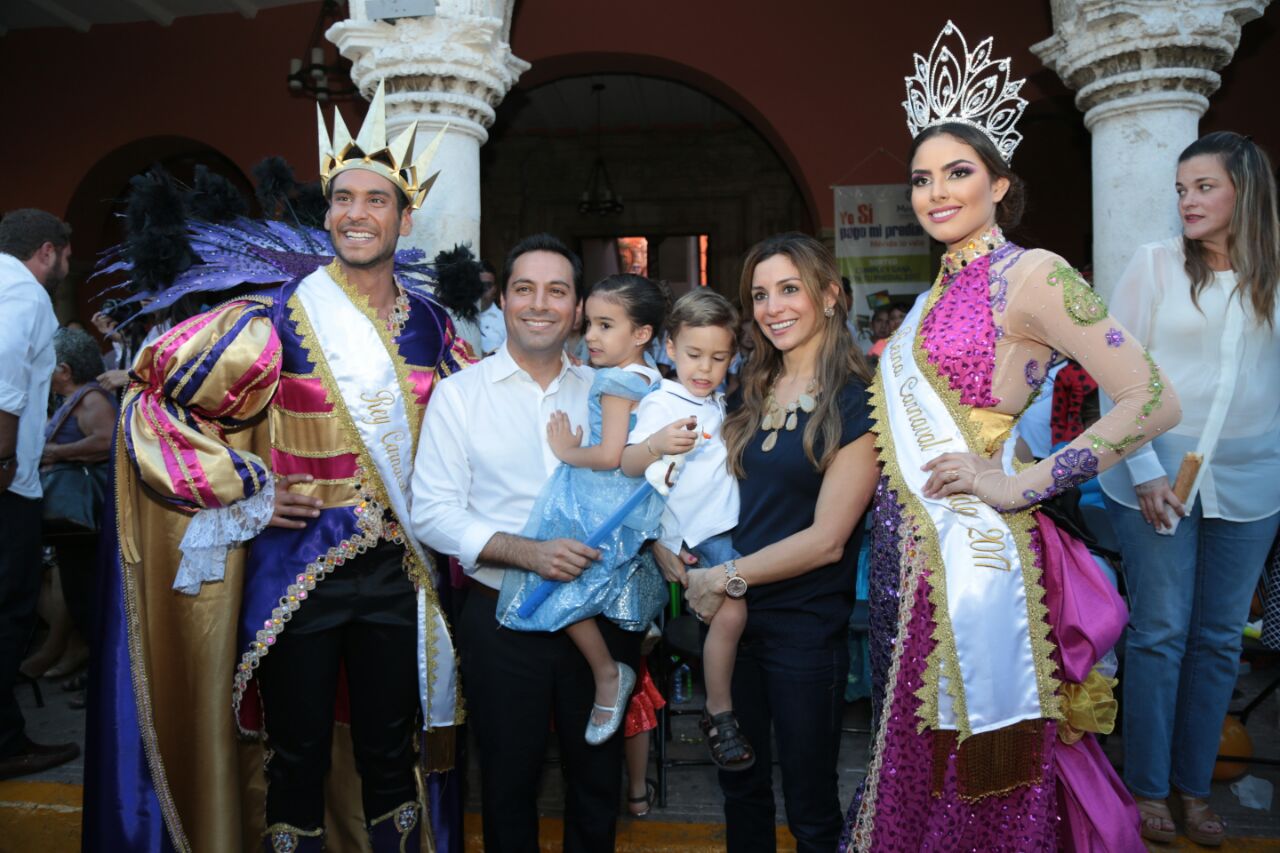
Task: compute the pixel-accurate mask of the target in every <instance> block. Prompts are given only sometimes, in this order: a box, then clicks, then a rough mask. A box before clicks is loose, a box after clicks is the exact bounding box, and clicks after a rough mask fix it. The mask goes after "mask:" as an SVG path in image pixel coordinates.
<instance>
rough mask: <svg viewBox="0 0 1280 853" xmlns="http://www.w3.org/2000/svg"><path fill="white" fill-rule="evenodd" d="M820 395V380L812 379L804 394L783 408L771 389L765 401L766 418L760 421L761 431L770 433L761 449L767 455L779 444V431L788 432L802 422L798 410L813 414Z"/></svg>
mask: <svg viewBox="0 0 1280 853" xmlns="http://www.w3.org/2000/svg"><path fill="white" fill-rule="evenodd" d="M817 393H818V380H817V379H810V380H809V384H808V385H806V386H805V388H804V392H803V393H802V394H801V395H800V396H799V397H796V398H795V400H793V401H792V402H790V403H788V404H787V405H785V406H783V405H780V404H779V403H778V401H777V399H776V398H775V397H774V396H773V390H772V389H770V391H769V396H768V397H767V398H765V401H764V418H763V419H762V420H761V421H760V429H762V430H766V431H768V432H769V434H768V435H766V436H765V437H764V442H763V443H762V444H761V445H760V449H761V450H763V451H764V452H765V453H768V452H769V451H770V450H773V447H774V445H776V444H777V443H778V431H779V430H782V429H785V430H787V431H788V432H790V431H791V430H793V429H795V428H796V425H797V424H798V423H799V422H800V417H799V415H797V414H796V412H797V410H798V411H801V412H805V413H809V412H812V411H813V410H814V409H816V408H817V407H818V401H817V399H816V395H817Z"/></svg>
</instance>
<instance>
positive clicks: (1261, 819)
mask: <svg viewBox="0 0 1280 853" xmlns="http://www.w3.org/2000/svg"><path fill="white" fill-rule="evenodd" d="M1276 667H1280V661H1277V662H1276ZM1277 674H1280V668H1271V669H1267V670H1262V671H1258V672H1254V673H1249V674H1246V675H1244V676H1242V677H1241V679H1240V691H1241V698H1240V699H1239V700H1238V701H1237V702H1236V703H1235V706H1234V707H1236V708H1238V707H1239V706H1241V705H1243V704H1244V703H1245V702H1246V701H1248V699H1250V698H1252V697H1253V696H1254V695H1256V694H1257V692H1258V691H1259V690H1260V689H1261V688H1262V687H1263V686H1265V685H1266V684H1267V683H1269V682H1270V681H1271V679H1272V678H1274V677H1275V676H1276V675H1277ZM42 686H43V688H44V694H45V707H44V708H43V709H37V708H36V707H35V704H34V701H33V697H32V694H31V691H30V690H29V689H28V688H26V687H20V688H19V700H20V702H21V704H22V706H23V711H24V713H25V714H26V715H27V719H28V731H29V733H30V735H31V737H33V738H34V739H36V740H39V741H42V742H54V741H64V740H78V741H80V742H81V743H83V735H84V712H83V711H73V710H71V709H69V708H68V707H67V697H68V694H66V693H63V692H62V691H61V690H60V689H59V688H58V687H57V685H56V684H53V683H51V682H48V681H45V682H42ZM867 717H868V707H867V704H866V702H862V703H856V704H854V705H850V706H848V708H847V710H846V715H845V724H846V727H848V728H853V729H862V730H865V729H866V727H867ZM1278 724H1280V698H1277V696H1275V695H1273V696H1271V697H1270V698H1269V699H1268V700H1267V701H1266V702H1265V703H1264V704H1263V705H1262V706H1261V707H1259V708H1258V710H1257V711H1255V712H1254V714H1253V715H1252V716H1251V717H1250V719H1249V724H1248V730H1249V733H1250V736H1251V737H1252V739H1253V744H1254V753H1255V755H1259V756H1272V757H1276V758H1280V730H1278ZM867 743H868V735H867V734H865V733H856V732H847V733H846V734H845V735H844V739H843V743H842V746H841V753H840V762H839V766H840V789H841V798H842V801H843V802H845V803H847V802H849V799H850V797H851V796H852V794H853V791H854V789H855V788H856V787H857V785H858V783H859V782H860V781H861V779H862V776H863V770H864V767H865V765H866V760H867ZM1106 751H1107V753H1108V754H1109V755H1110V756H1111V757H1112V760H1113V761H1119V760H1120V756H1121V754H1122V753H1121V736H1120V735H1113V736H1112V737H1110V738H1108V740H1107V743H1106ZM670 756H671V757H673V758H689V759H700V758H703V757H704V756H705V748H704V746H703V744H702V740H701V733H700V732H699V731H698V729H697V725H696V717H695V716H694V715H678V716H675V717H674V718H673V725H672V739H671V742H670ZM1249 773H1250V774H1252V775H1254V776H1256V777H1259V778H1262V779H1265V780H1267V781H1269V782H1271V783H1272V785H1273V786H1276V787H1277V788H1280V768H1277V767H1266V766H1262V765H1254V766H1252V767H1251V768H1250V769H1249ZM82 775H83V761H82V759H81V760H77V761H75V762H72V763H70V764H67V765H64V766H62V767H59V768H56V769H54V770H52V771H49V772H48V773H44V774H41V775H40V776H39V777H38V778H39V779H41V780H44V781H56V782H71V783H79V782H80V781H81V778H82ZM649 775H650V776H656V775H657V774H656V770H655V768H654V765H653V764H652V762H651V764H650V769H649ZM668 785H669V789H668V799H667V804H666V806H665V807H662V806H659V807H656V808H655V809H654V810H653V812H652V818H650V819H651V820H654V821H662V822H674V823H679V822H686V823H719V822H720V821H721V820H722V817H721V798H720V791H719V787H718V786H717V783H716V777H715V773H714V771H713V769H712V768H711V767H709V766H706V765H702V766H691V767H676V768H672V769H671V770H669V771H668ZM777 787H778V786H777V782H776V776H775V789H777ZM469 788H470V792H471V794H470V797H469V801H468V810H469V811H478V810H479V801H478V786H477V785H475V784H471V785H469ZM778 803H779V815H778V817H779V822H782V821H783V816H782V811H781V794H780V793H779V794H778ZM1212 803H1213V806H1214V807H1215V808H1216V809H1217V810H1218V811H1219V812H1220V813H1221V814H1222V815H1223V816H1224V817H1225V818H1226V820H1227V821H1228V823H1229V826H1230V832H1231V834H1232V835H1233V836H1238V837H1250V838H1253V839H1258V840H1261V841H1262V843H1263V845H1264V846H1270V845H1269V844H1268V843H1267V842H1266V841H1265V839H1276V841H1275V846H1276V848H1277V849H1280V791H1278V792H1277V796H1276V797H1275V798H1274V799H1273V802H1272V807H1271V809H1270V810H1265V811H1263V810H1256V809H1249V808H1245V807H1244V806H1242V805H1241V804H1240V803H1239V801H1238V800H1237V798H1236V796H1235V795H1234V794H1233V793H1232V792H1231V790H1230V788H1229V785H1228V784H1225V783H1215V784H1214V788H1213V796H1212ZM539 806H540V810H541V811H542V813H543V814H544V816H547V817H556V816H558V815H559V814H560V812H561V786H560V784H559V765H558V764H557V763H556V762H555V756H554V747H553V748H552V751H551V753H550V754H549V755H548V763H547V769H546V772H545V774H544V777H543V783H542V785H541V787H540V791H539ZM1180 844H1181V846H1182V847H1183V848H1185V849H1194V845H1190V844H1189V842H1186V841H1185V840H1183V841H1181V842H1180ZM1249 849H1253V848H1249Z"/></svg>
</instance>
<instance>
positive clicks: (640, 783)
mask: <svg viewBox="0 0 1280 853" xmlns="http://www.w3.org/2000/svg"><path fill="white" fill-rule="evenodd" d="M623 750H624V752H625V753H626V759H627V805H628V811H630V812H631V813H632V814H634V815H640V814H646V813H647V812H648V811H649V804H648V802H647V799H648V794H649V787H648V785H647V784H646V780H645V773H647V772H648V770H649V733H648V732H636V733H635V734H633V735H631V737H629V738H627V742H626V745H625V746H624V747H623Z"/></svg>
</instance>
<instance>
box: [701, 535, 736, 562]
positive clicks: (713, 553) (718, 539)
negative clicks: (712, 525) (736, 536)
mask: <svg viewBox="0 0 1280 853" xmlns="http://www.w3.org/2000/svg"><path fill="white" fill-rule="evenodd" d="M690 551H691V552H692V553H693V555H694V556H695V557H697V558H698V568H700V569H709V568H711V567H712V566H718V565H720V564H721V563H725V562H728V561H729V560H736V559H738V558H739V557H741V556H742V555H741V554H739V553H738V552H737V550H736V549H735V548H734V547H733V534H732V533H717V534H716V535H715V536H712V537H711V538H709V539H703V540H702V541H701V542H699V543H698V547H696V548H691V549H690Z"/></svg>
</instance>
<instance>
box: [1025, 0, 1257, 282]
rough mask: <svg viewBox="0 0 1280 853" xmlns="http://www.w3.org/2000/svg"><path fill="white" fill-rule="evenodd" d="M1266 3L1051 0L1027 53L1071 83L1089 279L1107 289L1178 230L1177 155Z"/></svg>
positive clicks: (1189, 139)
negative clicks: (1046, 23)
mask: <svg viewBox="0 0 1280 853" xmlns="http://www.w3.org/2000/svg"><path fill="white" fill-rule="evenodd" d="M1269 2H1270V0H1159V2H1151V0H1138V1H1137V2H1135V0H1052V8H1053V29H1054V35H1053V36H1052V37H1050V38H1048V39H1045V40H1044V41H1042V42H1040V43H1039V44H1035V45H1033V46H1032V47H1031V51H1032V53H1034V54H1036V55H1037V56H1039V57H1040V59H1042V60H1043V61H1044V64H1045V65H1046V66H1048V67H1049V68H1051V69H1052V70H1054V71H1055V72H1057V74H1058V76H1059V77H1061V78H1062V80H1063V81H1064V82H1065V83H1066V84H1067V85H1068V86H1070V87H1071V88H1073V89H1075V90H1076V105H1077V106H1078V107H1079V108H1080V109H1081V110H1082V111H1083V112H1084V123H1085V126H1086V127H1087V128H1089V131H1090V132H1091V133H1092V134H1093V272H1094V283H1095V286H1096V287H1097V288H1098V290H1099V292H1100V293H1102V294H1103V296H1109V295H1110V293H1111V291H1112V289H1113V288H1114V286H1115V283H1116V281H1117V280H1118V279H1119V277H1120V276H1121V274H1123V272H1124V269H1125V266H1126V265H1127V264H1128V263H1129V259H1130V258H1131V257H1132V256H1133V253H1134V250H1135V249H1137V247H1138V246H1140V245H1142V244H1143V243H1149V242H1151V241H1153V240H1163V239H1166V238H1168V237H1172V236H1174V235H1176V234H1177V233H1179V231H1180V230H1181V222H1180V220H1179V218H1178V212H1177V205H1176V202H1175V198H1176V197H1175V195H1174V192H1173V184H1174V173H1175V171H1176V164H1177V159H1178V154H1180V153H1181V152H1182V149H1184V148H1186V147H1187V145H1189V144H1190V143H1191V142H1193V141H1194V140H1195V139H1196V138H1197V136H1198V135H1199V123H1200V117H1201V116H1202V115H1204V112H1205V110H1206V109H1208V106H1209V95H1211V94H1213V93H1214V92H1215V91H1216V90H1217V88H1218V86H1219V85H1220V84H1221V82H1222V80H1221V78H1220V77H1219V76H1218V71H1219V70H1220V69H1222V68H1223V67H1224V66H1225V65H1226V64H1227V63H1228V62H1230V61H1231V57H1232V56H1233V55H1234V53H1235V50H1236V48H1237V47H1238V46H1239V44H1240V28H1241V27H1242V26H1243V25H1244V24H1245V23H1247V22H1249V21H1251V20H1253V19H1254V18H1257V17H1260V16H1261V15H1262V12H1263V10H1264V9H1265V8H1266V7H1267V4H1268V3H1269Z"/></svg>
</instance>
